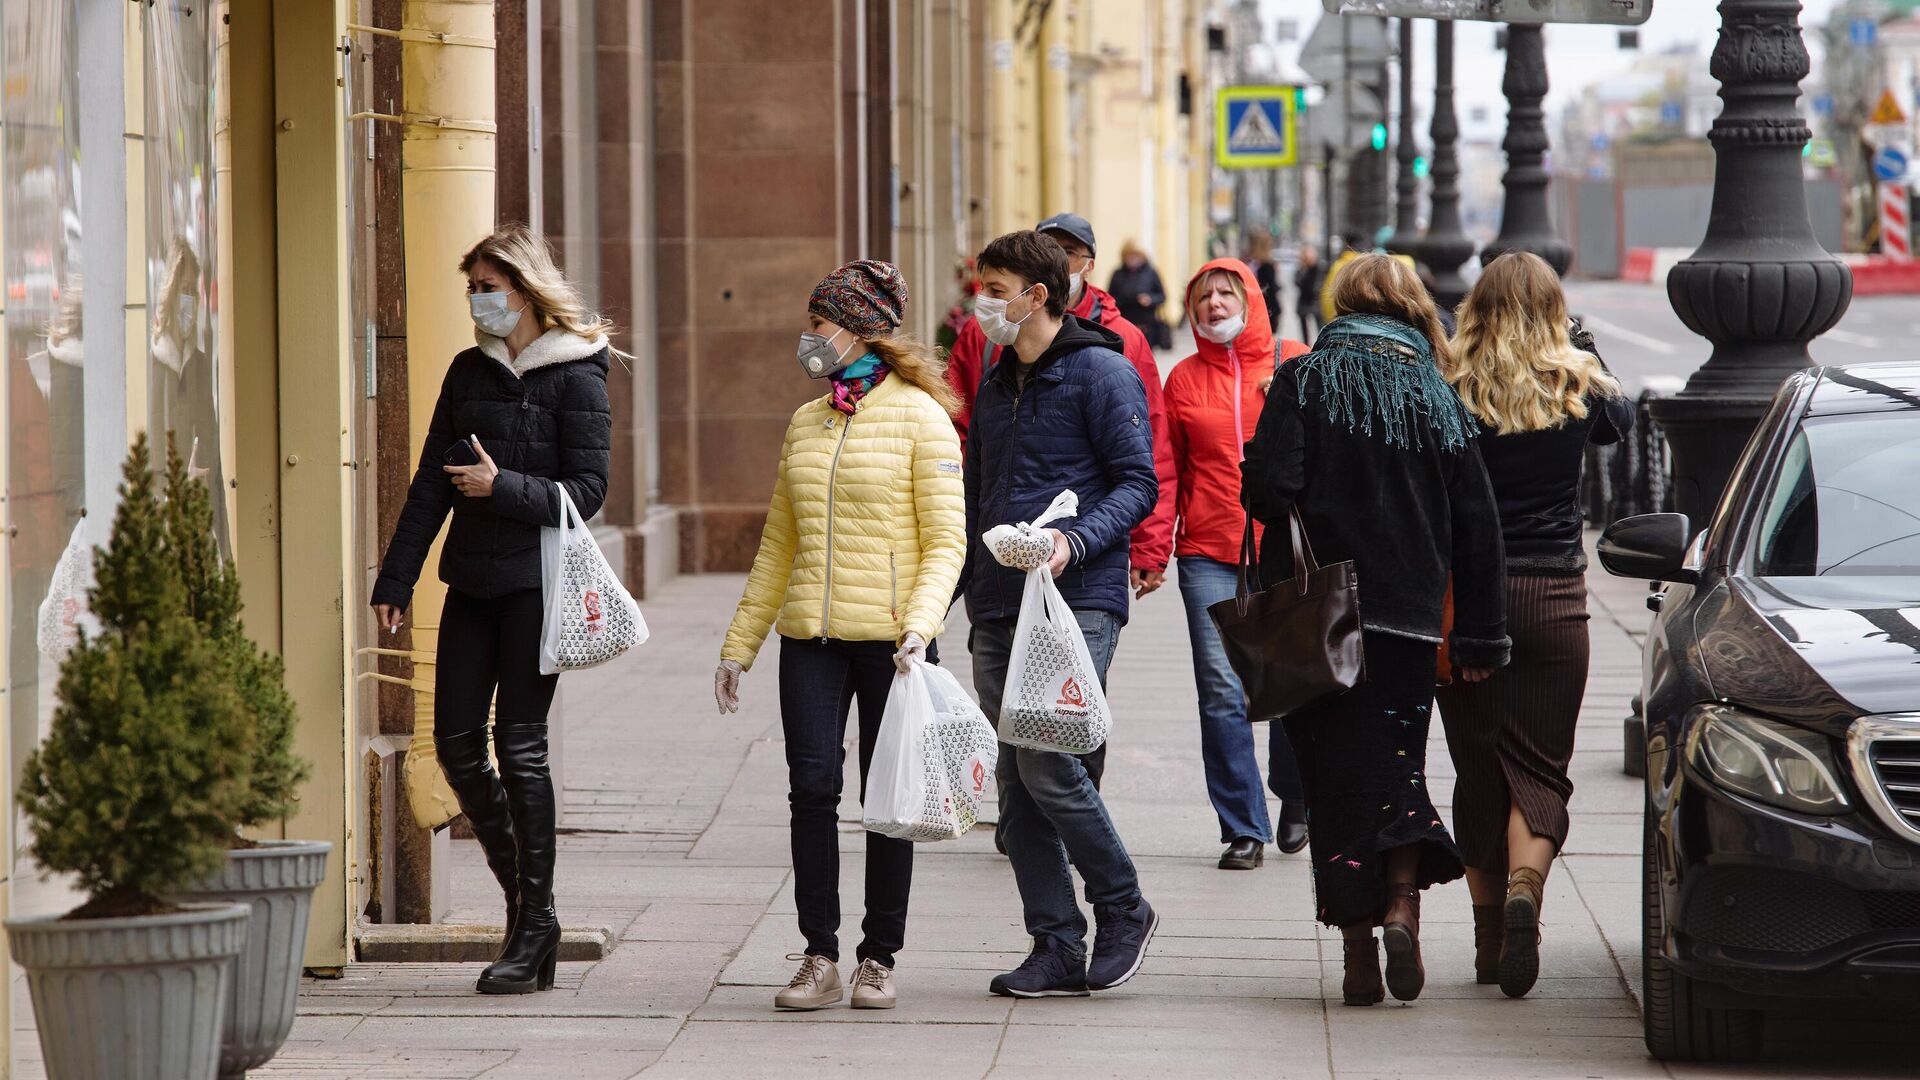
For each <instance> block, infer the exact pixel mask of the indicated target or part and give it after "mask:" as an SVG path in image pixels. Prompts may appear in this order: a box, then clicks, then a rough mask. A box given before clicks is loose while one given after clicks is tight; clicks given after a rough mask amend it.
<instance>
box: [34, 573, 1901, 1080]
mask: <svg viewBox="0 0 1920 1080" xmlns="http://www.w3.org/2000/svg"><path fill="white" fill-rule="evenodd" d="M741 580H742V579H741V578H739V577H735V576H724V577H723V576H708V577H688V578H682V579H679V580H677V581H675V582H673V583H672V584H670V585H669V586H668V587H667V588H666V589H665V590H663V591H662V593H661V594H660V595H659V596H657V597H655V598H653V599H652V600H651V601H650V602H649V603H648V604H647V605H646V606H647V613H648V620H649V622H650V623H651V624H652V626H653V630H654V638H653V641H652V642H650V643H649V644H648V645H646V646H645V647H644V648H643V649H641V650H640V651H639V652H638V654H637V655H635V656H634V657H632V658H630V659H629V660H628V661H625V662H622V663H620V664H617V665H614V666H613V667H612V668H611V669H603V670H600V671H594V672H588V673H584V674H580V675H574V676H569V677H568V679H567V683H566V689H565V713H566V723H567V736H566V737H567V754H566V757H567V768H568V773H567V777H566V779H567V792H566V812H565V819H564V821H565V835H564V836H563V837H562V839H561V857H560V874H559V877H560V908H561V914H562V918H563V919H564V920H565V921H566V922H567V923H569V924H572V925H579V924H602V925H607V926H611V927H613V928H614V929H615V932H616V934H617V936H618V939H619V944H618V947H617V948H616V949H615V950H614V951H613V952H612V953H611V954H610V955H609V957H608V958H607V959H606V960H604V961H601V962H599V963H596V964H592V965H586V964H562V965H561V968H560V985H559V988H558V989H557V990H556V991H555V992H552V993H547V994H539V995H535V996H530V997H519V998H495V997H481V996H477V995H475V994H474V993H473V992H472V981H473V977H474V975H475V973H476V971H477V966H476V965H445V966H440V965H385V964H363V965H356V966H354V967H353V968H351V969H350V970H349V972H348V974H347V975H346V977H345V978H342V979H338V980H332V981H318V980H310V981H309V982H308V984H307V986H306V987H305V990H304V994H303V998H302V1002H301V1016H300V1020H299V1022H298V1024H297V1025H296V1027H295V1029H294V1033H293V1037H292V1039H291V1041H290V1042H289V1043H288V1045H287V1047H286V1049H285V1050H284V1051H283V1053H282V1054H281V1056H280V1058H279V1059H278V1061H276V1062H275V1063H274V1064H273V1065H271V1066H270V1067H268V1068H266V1069H264V1070H261V1071H259V1072H257V1073H255V1074H254V1075H255V1076H257V1077H305V1078H311V1080H319V1078H329V1080H331V1078H340V1080H345V1078H349V1077H396V1078H399V1077H405V1078H426V1077H446V1078H466V1077H479V1076H485V1077H487V1078H488V1080H532V1078H542V1080H546V1078H565V1080H624V1078H627V1077H633V1076H638V1075H645V1076H647V1077H726V1078H750V1077H811V1076H835V1077H840V1076H877V1077H888V1078H898V1077H903V1076H909V1075H913V1074H922V1075H927V1076H937V1077H940V1078H942V1080H945V1078H960V1077H983V1076H992V1077H996V1078H997V1077H1020V1076H1032V1077H1048V1078H1050V1080H1055V1078H1060V1077H1069V1078H1088V1077H1109V1076H1112V1077H1154V1076H1207V1077H1235V1078H1240V1077H1322V1076H1333V1075H1336V1074H1337V1075H1339V1076H1343V1077H1345V1076H1476V1077H1477V1076H1490V1075H1512V1076H1543V1077H1545V1076H1552V1077H1559V1076H1572V1077H1632V1076H1669V1075H1705V1074H1707V1073H1706V1072H1705V1071H1700V1070H1689V1071H1686V1072H1682V1071H1681V1070H1678V1069H1675V1070H1669V1069H1667V1068H1666V1067H1663V1066H1661V1065H1660V1064H1659V1063H1657V1062H1654V1061H1652V1060H1650V1059H1649V1058H1648V1057H1647V1056H1646V1054H1645V1050H1644V1048H1643V1046H1642V1044H1641V1041H1640V1021H1639V1018H1638V1012H1637V1006H1636V1004H1635V1000H1634V996H1633V994H1634V992H1635V989H1636V988H1637V984H1638V979H1639V972H1638V942H1639V892H1638V880H1639V868H1638V863H1637V858H1638V851H1639V840H1640V814H1639V809H1640V789H1639V784H1638V781H1635V780H1631V779H1629V778H1627V777H1625V776H1623V775H1621V773H1620V750H1621V728H1620V721H1621V717H1622V716H1623V715H1624V714H1625V711H1626V705H1627V701H1628V699H1629V697H1630V696H1631V694H1632V693H1633V690H1634V687H1635V685H1636V683H1637V678H1638V675H1637V671H1638V651H1637V645H1636V643H1635V641H1634V640H1633V637H1632V636H1631V633H1630V631H1631V630H1634V629H1638V628H1639V627H1641V626H1643V625H1644V622H1645V615H1644V608H1643V607H1642V606H1641V587H1640V586H1638V585H1636V584H1634V583H1621V582H1614V581H1611V580H1609V579H1606V578H1604V577H1601V576H1599V575H1598V574H1596V575H1595V576H1594V578H1593V579H1592V580H1593V585H1594V587H1595V590H1596V595H1595V599H1596V602H1595V604H1594V616H1595V618H1594V623H1593V636H1594V665H1593V675H1592V685H1591V687H1590V690H1589V694H1588V698H1587V707H1586V711H1585V713H1584V714H1583V716H1582V720H1581V728H1580V750H1579V752H1578V755H1577V757H1576V762H1575V782H1576V784H1577V793H1576V795H1575V798H1574V805H1573V814H1574V830H1573V835H1572V839H1571V841H1570V843H1569V846H1568V849H1567V852H1566V855H1565V857H1564V859H1563V860H1562V866H1561V867H1560V868H1559V869H1558V870H1557V872H1556V873H1555V874H1554V875H1553V876H1552V878H1551V880H1550V881H1549V883H1548V896H1547V901H1546V907H1545V916H1546V926H1545V930H1546V943H1545V947H1544V952H1543V957H1544V959H1543V971H1542V978H1541V980H1540V984H1539V986H1538V988H1537V989H1536V990H1535V992H1534V994H1533V995H1532V996H1531V997H1530V998H1528V999H1526V1000H1524V1001H1518V1002H1514V1001H1508V1000H1506V999H1504V998H1502V997H1501V996H1500V993H1499V990H1498V989H1497V988H1495V987H1481V986H1476V985H1474V984H1473V982H1472V965H1471V926H1470V917H1469V910H1468V908H1469V905H1468V900H1467V894H1466V890H1465V887H1464V885H1463V884H1454V885H1451V886H1447V887H1443V888H1440V889H1438V890H1435V891H1433V892H1430V893H1428V894H1427V896H1428V899H1427V903H1426V909H1425V920H1424V924H1425V928H1426V933H1425V937H1424V944H1425V951H1426V959H1427V964H1428V972H1429V974H1428V985H1427V991H1426V993H1425V995H1424V996H1423V997H1422V998H1421V999H1420V1000H1419V1001H1418V1002H1416V1003H1414V1004H1413V1005H1411V1006H1402V1005H1398V1004H1395V1003H1391V1002H1389V1003H1388V1004H1385V1005H1382V1006H1377V1007H1374V1008H1370V1009H1352V1008H1343V1007H1342V1006H1341V1005H1340V1004H1339V992H1340V948H1339V936H1338V933H1337V932H1334V931H1328V930H1325V929H1323V928H1321V927H1319V926H1317V925H1316V924H1314V923H1313V922H1312V921H1311V919H1310V915H1311V912H1312V904H1311V897H1310V886H1309V881H1308V872H1307V863H1306V861H1305V857H1304V856H1295V857H1286V856H1280V855H1278V853H1277V852H1275V851H1273V850H1272V849H1269V861H1268V863H1267V865H1266V866H1265V867H1264V868H1263V869H1261V870H1258V871H1254V872H1251V873H1231V872H1223V871H1220V870H1217V869H1215V868H1214V865H1213V863H1214V859H1215V858H1216V857H1217V855H1218V852H1219V845H1218V844H1217V843H1216V842H1215V841H1216V836H1217V826H1216V825H1215V823H1214V820H1213V816H1212V812H1211V810H1210V809H1209V807H1208V805H1207V800H1206V792H1205V786H1204V783H1203V781H1202V778H1201V772H1200V763H1199V748H1198V743H1197V735H1196V727H1195V725H1196V717H1195V707H1194V694H1193V680H1192V674H1191V669H1190V667H1189V661H1188V650H1187V644H1186V636H1185V625H1184V621H1183V615H1182V611H1181V606H1180V603H1179V597H1178V594H1177V593H1176V592H1175V591H1174V589H1173V587H1172V585H1171V584H1170V585H1169V587H1168V588H1167V589H1165V590H1163V591H1162V592H1161V593H1160V594H1158V595H1156V596H1153V597H1150V598H1148V599H1147V600H1146V601H1144V602H1142V603H1140V604H1139V605H1137V607H1136V614H1135V618H1134V620H1133V623H1132V624H1131V625H1130V626H1129V627H1128V629H1127V630H1126V632H1125V633H1124V634H1123V635H1122V639H1121V645H1120V650H1119V654H1118V657H1117V660H1116V662H1115V664H1114V673H1113V680H1112V688H1111V697H1112V699H1113V701H1114V703H1115V707H1116V713H1117V719H1118V725H1117V733H1116V736H1115V738H1114V740H1113V747H1112V755H1111V764H1110V765H1109V769H1108V780H1107V791H1108V797H1109V800H1110V804H1111V805H1112V807H1113V812H1114V816H1115V818H1116V820H1117V823H1118V827H1119V830H1120V832H1121V834H1122V836H1124V837H1125V838H1126V840H1127V843H1128V845H1129V847H1130V848H1131V850H1132V853H1133V855H1134V857H1135V859H1136V861H1137V862H1138V863H1139V866H1140V868H1141V872H1142V875H1143V879H1144V884H1145V889H1146V893H1147V895H1148V896H1149V897H1150V898H1151V899H1152V901H1153V903H1154V905H1155V906H1156V907H1157V908H1158V909H1159V910H1160V911H1161V912H1162V913H1163V916H1164V920H1165V921H1164V924H1163V927H1162V930H1161V932H1160V936H1159V937H1158V938H1157V939H1156V941H1155V944H1154V948H1153V951H1152V953H1151V954H1150V956H1149V958H1148V961H1147V963H1146V966H1145V968H1144V970H1143V972H1142V974H1141V975H1140V976H1139V977H1137V978H1136V979H1135V980H1133V981H1132V982H1131V983H1129V984H1127V985H1126V986H1125V987H1123V988H1121V989H1118V990H1116V991H1112V992H1110V993H1107V994H1102V995H1098V996H1095V997H1092V998H1084V999H1053V1000H1042V1001H1031V1002H1019V1003H1017V1004H1016V1003H1014V1002H1012V1001H1009V1000H1006V999H1002V998H995V997H991V996H989V995H988V993H987V980H988V979H989V978H990V977H991V975H992V974H993V973H994V972H996V971H999V970H1002V969H1004V968H1006V967H1009V966H1011V965H1013V964H1014V963H1016V962H1017V961H1018V959H1019V957H1020V956H1021V954H1022V953H1023V952H1024V951H1025V946H1026V942H1025V938H1024V936H1023V934H1022V932H1021V929H1020V921H1019V909H1018V902H1017V899H1016V896H1015V892H1014V886H1013V879H1012V875H1011V873H1010V871H1009V869H1008V867H1007V864H1006V862H1005V860H1003V859H1001V858H999V857H997V856H995V855H994V854H993V850H992V844H991V838H990V836H989V835H988V834H987V833H986V832H975V833H974V834H973V835H971V836H969V837H967V838H966V839H964V840H961V841H958V842H954V843H949V844H941V845H933V846H923V847H921V848H920V849H919V857H918V860H917V863H918V865H917V866H916V880H915V889H914V895H913V914H912V918H911V921H910V923H909V927H908V943H907V949H906V950H905V951H904V952H903V953H902V954H901V957H900V969H899V976H898V982H899V987H900V995H901V1003H900V1007H899V1008H898V1009H897V1010H895V1011H892V1012H853V1011H851V1010H849V1009H846V1008H844V1007H842V1008H837V1009H832V1010H828V1011H825V1012H822V1013H816V1014H811V1015H781V1014H776V1013H775V1012H774V1011H773V1010H772V1008H771V999H772V995H773V992H774V990H775V989H776V988H777V987H779V986H781V985H784V982H785V979H786V977H787V975H788V974H789V973H790V972H791V970H792V966H793V965H792V963H791V962H790V961H788V960H786V959H785V957H786V955H787V954H788V953H789V952H792V951H794V950H796V949H797V948H798V947H799V945H800V940H799V937H798V935H797V932H796V930H795V928H794V925H793V898H792V884H791V875H790V873H789V871H788V849H787V825H786V821H787V810H786V782H785V769H784V764H783V760H782V747H781V741H780V726H779V720H778V714H777V708H776V694H775V689H776V688H775V679H774V670H775V664H774V663H773V660H774V657H773V648H774V646H770V647H769V649H768V652H767V653H766V654H765V656H764V657H763V660H762V663H761V664H760V666H759V667H757V668H756V670H755V671H754V672H752V673H750V674H749V675H748V676H747V677H746V679H745V680H744V685H743V700H744V705H743V711H742V713H741V714H740V715H738V716H734V717H727V718H721V717H718V716H716V715H715V712H714V707H713V702H712V697H711V694H710V688H709V682H710V680H709V678H708V674H709V672H710V671H711V669H712V666H713V663H714V657H715V655H716V654H717V653H718V649H719V639H720V635H721V632H722V630H723V628H724V624H725V621H726V619H727V617H728V615H729V614H730V612H731V608H732V604H733V602H734V600H735V599H736V598H737V596H738V594H739V588H740V585H741ZM964 640H965V635H964V628H963V627H962V628H960V629H958V630H955V629H950V630H949V632H948V634H947V636H946V637H945V638H944V639H943V640H942V645H943V646H944V647H945V648H946V655H947V659H948V663H949V664H950V665H952V666H953V667H954V668H955V670H956V671H957V672H958V673H959V674H961V676H962V678H963V679H964V678H965V677H966V675H967V672H968V662H967V657H966V655H965V651H964ZM1440 734H1441V733H1440V729H1439V725H1437V724H1436V725H1435V736H1436V738H1435V743H1434V746H1433V748H1432V753H1431V762H1430V765H1431V773H1430V774H1431V776H1432V777H1433V779H1434V782H1435V783H1434V788H1435V794H1436V796H1437V797H1438V798H1439V800H1440V802H1441V804H1442V806H1443V808H1444V806H1445V804H1446V803H1447V802H1448V801H1449V800H1450V798H1451V792H1452V773H1453V769H1452V765H1451V762H1450V761H1449V760H1448V758H1447V755H1446V753H1445V751H1444V749H1443V746H1442V744H1441V742H1440ZM856 782H857V781H856V778H855V777H854V776H853V774H852V772H851V770H850V771H849V775H848V784H847V790H848V791H849V792H853V791H854V790H856V787H855V785H856ZM858 816H859V815H858V807H857V805H856V804H855V803H854V801H853V800H852V798H851V797H849V798H848V800H847V801H846V802H845V803H844V804H843V806H842V832H843V846H842V850H843V851H844V852H846V853H848V857H847V858H845V859H844V860H843V866H844V869H845V882H846V885H845V889H844V893H843V896H844V897H845V906H846V908H847V909H848V910H847V913H846V918H845V922H846V925H847V927H848V928H850V929H852V931H853V932H852V933H848V932H847V931H846V930H843V948H844V950H845V952H846V954H847V955H848V956H851V954H852V946H853V943H854V940H855V938H856V936H857V926H858V922H859V899H860V896H861V888H860V884H859V882H860V866H861V859H860V857H859V854H858V853H859V851H860V849H861V842H862V839H861V834H860V832H859V830H858V828H857V825H856V824H855V822H857V820H858ZM456 859H457V861H458V862H457V866H456V869H455V874H454V878H455V882H454V884H455V898H456V901H457V903H456V910H455V918H456V920H459V921H472V922H484V921H488V920H497V919H498V918H499V912H498V909H497V904H498V899H497V897H498V894H497V892H495V891H494V887H493V886H492V884H491V881H490V879H489V878H488V877H487V874H486V871H485V869H484V867H483V866H482V863H481V859H480V855H479V852H478V850H477V849H475V848H474V847H473V846H472V845H471V843H470V842H467V843H462V844H459V845H456ZM31 1039H32V1036H31V1035H30V1034H28V1033H25V1032H23V1033H22V1038H21V1040H20V1041H21V1043H22V1045H23V1046H31ZM1909 1060H1910V1059H1909ZM1808 1071H1809V1070H1808V1069H1807V1067H1806V1066H1804V1065H1801V1066H1780V1067H1775V1070H1774V1072H1775V1074H1776V1075H1783V1076H1785V1075H1795V1076H1801V1075H1806V1074H1807V1073H1808ZM1872 1071H1873V1070H1871V1069H1867V1070H1864V1072H1863V1071H1855V1072H1853V1073H1850V1074H1852V1075H1862V1074H1866V1073H1871V1072H1872ZM1882 1071H1885V1070H1882ZM1711 1074H1712V1075H1733V1073H1732V1072H1731V1071H1729V1070H1717V1071H1712V1073H1711ZM23 1075H24V1074H23Z"/></svg>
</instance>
